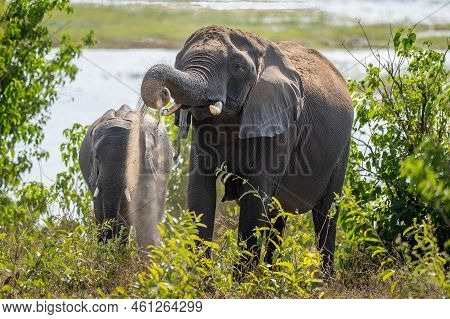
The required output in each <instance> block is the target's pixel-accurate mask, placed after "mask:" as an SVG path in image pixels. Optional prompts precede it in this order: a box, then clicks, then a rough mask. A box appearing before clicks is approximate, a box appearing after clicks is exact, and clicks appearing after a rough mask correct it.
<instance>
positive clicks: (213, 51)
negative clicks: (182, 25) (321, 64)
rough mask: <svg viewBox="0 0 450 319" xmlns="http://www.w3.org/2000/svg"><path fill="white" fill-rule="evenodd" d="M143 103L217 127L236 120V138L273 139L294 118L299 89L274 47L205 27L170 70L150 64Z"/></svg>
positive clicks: (255, 38) (291, 69)
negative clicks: (180, 112)
mask: <svg viewBox="0 0 450 319" xmlns="http://www.w3.org/2000/svg"><path fill="white" fill-rule="evenodd" d="M141 95H142V98H143V100H144V103H145V104H146V105H147V106H149V107H152V108H156V109H161V108H163V107H164V106H165V105H166V104H167V103H168V101H169V100H170V99H171V97H173V100H174V103H173V104H172V105H171V106H169V107H167V108H163V110H162V114H163V115H169V114H172V113H174V112H175V111H176V110H177V109H179V108H180V107H183V108H189V109H190V111H191V113H192V115H193V117H194V118H195V119H197V120H202V119H205V118H208V117H214V119H215V120H216V121H218V122H220V121H221V120H224V119H226V118H229V117H236V118H239V119H240V120H239V122H240V130H239V136H240V137H241V138H249V137H259V136H267V137H271V136H275V135H278V134H281V133H283V132H284V131H285V130H286V129H287V128H288V126H289V124H290V123H291V122H292V121H294V120H295V119H297V118H298V116H299V113H300V111H301V108H302V101H303V86H302V82H301V79H300V76H299V74H298V73H297V72H296V71H295V69H294V67H293V66H292V65H291V63H290V62H289V61H288V59H287V58H286V57H285V56H284V55H283V54H282V52H281V51H280V50H279V48H278V46H277V45H276V44H274V43H272V42H270V41H266V40H263V39H261V38H259V37H258V36H255V35H253V34H249V33H244V32H241V31H238V30H233V29H229V28H225V27H219V26H210V27H205V28H202V29H200V30H198V31H197V32H195V33H194V34H193V35H192V36H191V37H189V39H188V40H187V41H186V43H185V45H184V47H183V48H182V50H181V51H180V52H179V53H178V55H177V58H176V62H175V68H173V67H171V66H168V65H162V64H159V65H155V66H153V67H151V68H150V69H149V70H148V71H147V73H146V74H145V76H144V79H143V81H142V86H141Z"/></svg>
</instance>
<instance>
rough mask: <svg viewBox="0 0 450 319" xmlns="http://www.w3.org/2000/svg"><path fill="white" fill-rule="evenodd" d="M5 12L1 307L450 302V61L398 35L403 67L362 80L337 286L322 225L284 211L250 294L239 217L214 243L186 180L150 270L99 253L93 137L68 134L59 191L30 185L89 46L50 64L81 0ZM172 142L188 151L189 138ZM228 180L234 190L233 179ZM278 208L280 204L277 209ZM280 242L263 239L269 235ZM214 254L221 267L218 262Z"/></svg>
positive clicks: (118, 251) (176, 185) (0, 38)
mask: <svg viewBox="0 0 450 319" xmlns="http://www.w3.org/2000/svg"><path fill="white" fill-rule="evenodd" d="M25 3H26V5H25ZM1 8H2V9H1V10H2V11H1V14H2V17H1V20H0V21H1V23H2V24H1V28H2V29H1V30H2V31H1V33H0V50H1V51H2V53H4V54H2V55H1V58H0V71H1V72H2V73H1V75H2V76H1V78H0V79H1V87H0V90H1V96H0V101H1V104H0V107H1V112H2V113H1V114H2V117H1V119H0V127H1V131H0V133H1V134H2V139H1V142H0V143H1V144H0V145H1V148H0V152H1V160H0V172H1V174H0V178H1V179H0V181H1V183H0V296H1V297H4V298H31V297H33V298H39V297H48V298H57V297H76V298H89V297H92V298H104V297H117V298H136V297H146V298H156V297H163V298H373V297H376V298H448V297H449V296H450V278H449V272H448V270H449V264H450V263H449V262H450V260H449V256H448V249H449V245H450V244H449V238H448V234H449V233H450V232H449V225H448V219H449V218H450V216H449V212H450V207H449V205H450V204H449V193H450V191H449V180H448V178H449V171H448V169H449V168H448V161H447V160H446V159H448V158H449V144H448V141H449V136H448V134H449V128H448V118H449V114H448V112H449V109H448V104H449V101H448V98H449V95H450V94H449V93H450V92H449V84H448V75H449V74H448V71H447V70H446V69H445V67H444V63H445V59H446V53H441V52H438V51H435V50H433V49H431V48H430V46H429V44H427V43H426V44H424V45H423V46H422V45H419V44H417V42H416V37H415V34H414V32H413V31H412V30H407V31H404V30H399V31H398V32H396V33H395V35H394V36H393V37H392V39H391V40H392V41H391V42H392V45H393V51H392V52H391V53H392V60H390V61H384V60H381V59H380V58H378V60H377V61H378V63H377V64H370V65H366V66H365V68H366V72H367V75H366V76H365V77H364V78H363V79H362V80H358V81H349V88H350V91H351V93H352V97H353V101H354V105H355V107H356V111H357V113H356V119H355V125H354V131H355V132H354V140H353V145H352V149H351V156H350V158H351V161H350V164H349V169H348V175H347V180H346V185H345V188H344V192H343V194H342V196H340V197H339V199H338V202H337V205H336V207H337V208H339V210H340V211H341V213H340V219H339V229H338V238H337V244H338V245H337V251H336V263H337V274H336V278H335V279H333V280H331V281H330V282H327V283H324V282H322V281H321V280H320V274H319V273H318V269H319V267H318V266H319V262H320V258H319V254H318V253H317V251H316V249H315V247H314V235H313V234H314V232H313V230H312V228H313V227H312V225H311V224H312V221H311V216H309V214H307V215H292V214H290V212H285V211H283V210H282V209H281V214H286V215H289V219H288V226H287V231H286V234H285V236H284V238H283V240H282V242H281V245H280V246H279V247H278V249H277V253H276V258H275V261H274V262H273V264H267V263H261V264H260V265H258V266H257V267H256V268H254V269H252V270H251V271H250V273H248V274H247V275H246V276H245V277H244V278H243V280H242V281H241V282H236V281H235V280H233V266H234V265H235V263H236V262H237V260H239V257H240V255H241V254H246V253H248V252H247V251H246V249H245V246H243V245H239V244H238V243H237V234H236V227H235V226H236V219H237V218H236V217H237V213H236V209H235V208H236V207H235V206H233V205H226V206H221V214H220V216H219V217H218V220H217V223H216V224H217V225H216V226H217V231H216V234H215V240H214V242H202V241H201V240H200V238H199V237H198V229H199V227H203V225H201V224H200V223H199V216H196V215H195V214H193V213H191V212H188V211H185V210H183V209H182V208H183V207H184V200H185V199H184V195H180V196H178V197H175V196H173V194H174V193H182V194H184V193H183V192H180V191H179V190H183V189H184V188H185V187H186V186H185V184H186V181H185V179H186V176H185V175H183V176H182V177H177V175H175V174H174V177H172V178H171V181H170V186H169V201H168V213H170V214H168V215H167V217H166V220H165V221H164V222H163V223H162V224H160V226H159V229H160V232H161V234H162V235H163V236H162V243H161V245H159V246H157V247H152V249H151V251H150V253H149V259H148V260H142V259H139V257H138V254H137V251H136V245H135V242H134V238H133V236H131V242H130V243H129V244H128V245H126V246H125V247H122V246H120V245H119V243H118V242H116V241H111V242H108V243H98V242H97V232H98V230H97V225H95V223H94V220H93V215H94V214H93V212H92V204H91V195H90V193H89V192H88V190H87V187H86V185H85V184H84V182H83V181H82V177H81V173H80V169H79V165H78V160H77V157H78V149H79V147H80V144H81V141H82V138H83V136H84V134H85V132H86V129H87V127H83V126H81V125H78V124H76V125H74V126H73V127H72V128H68V129H66V130H65V131H64V136H65V138H66V142H65V143H63V144H62V145H61V158H62V161H63V163H64V164H65V165H66V170H65V171H64V172H61V173H60V174H58V176H57V178H56V181H55V182H54V184H53V185H50V186H45V185H43V184H42V183H39V182H23V181H22V180H21V177H22V176H23V174H24V172H26V170H27V169H28V168H29V167H30V165H31V164H30V163H31V160H32V159H33V157H34V158H36V157H42V156H45V151H42V150H40V149H39V144H40V142H41V140H42V126H43V125H44V124H45V120H46V118H47V114H48V111H49V107H50V106H51V104H52V102H53V101H54V99H55V98H56V91H55V89H54V88H55V86H56V85H61V84H62V83H64V80H65V79H66V78H67V77H68V78H69V79H72V78H73V77H74V76H75V73H76V68H75V67H74V66H73V63H72V62H71V61H72V59H73V58H74V57H76V56H77V54H78V53H79V50H80V48H81V46H80V45H79V44H77V45H76V44H73V43H72V42H71V41H70V40H69V38H67V37H63V38H62V40H61V47H60V49H58V50H57V51H56V53H55V54H52V55H48V53H49V48H50V47H51V45H52V43H53V38H52V36H50V33H49V31H48V29H47V28H46V27H44V26H43V25H42V19H43V15H44V13H46V14H47V15H48V14H50V13H52V12H53V11H52V10H66V11H68V12H70V11H71V9H69V8H70V7H69V6H68V5H67V1H64V0H36V1H32V2H29V1H21V0H17V1H11V2H9V3H8V6H5V5H4V3H3V5H2V7H1ZM13 9H14V10H19V11H21V12H22V13H23V14H22V15H17V14H15V13H14V12H15V11H14V10H13ZM27 15H28V16H27ZM85 43H86V44H89V43H92V37H88V38H86V41H85ZM373 53H374V55H375V56H377V53H376V52H373ZM16 57H23V58H22V59H17V58H16ZM36 74H38V75H40V76H36ZM169 130H170V134H171V137H172V139H173V142H174V144H175V143H176V141H175V139H176V130H175V129H174V128H172V127H169ZM24 145H25V146H26V147H25V148H24V147H23V146H24ZM175 145H176V144H175ZM188 147H189V145H187V144H183V145H182V149H184V150H186V149H187V148H188ZM186 165H187V159H186V152H182V153H181V155H180V157H179V158H178V160H177V163H176V170H177V171H179V172H186V169H187V168H186ZM217 173H218V174H220V175H221V176H229V177H228V178H232V177H231V176H230V175H224V174H228V173H227V172H226V171H225V169H224V168H221V169H219V170H218V172H217ZM253 195H255V194H253ZM246 196H252V194H248V195H246ZM272 204H273V205H279V203H278V202H277V200H276V199H275V198H274V199H273V203H272ZM102 227H109V225H107V224H105V225H102ZM270 230H271V229H270V228H261V229H257V230H256V235H257V237H258V238H262V237H263V236H265V233H266V232H267V231H270ZM200 242H202V244H200ZM260 242H263V241H262V240H261V241H260ZM207 248H209V249H210V250H211V252H212V258H206V256H205V250H206V249H207ZM263 252H264V247H263Z"/></svg>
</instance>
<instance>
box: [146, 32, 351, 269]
mask: <svg viewBox="0 0 450 319" xmlns="http://www.w3.org/2000/svg"><path fill="white" fill-rule="evenodd" d="M141 94H142V97H143V100H144V102H145V103H146V105H148V106H150V107H153V108H161V107H162V106H163V105H164V104H165V103H166V102H167V101H168V99H169V98H170V96H172V97H173V98H174V100H175V102H178V103H181V104H182V105H183V107H182V109H180V110H178V111H177V119H180V118H181V117H180V116H181V115H182V114H183V112H186V111H185V109H189V112H190V113H191V114H192V128H193V131H192V136H193V137H192V145H191V159H190V176H189V188H188V206H189V209H190V210H193V211H195V212H197V213H203V217H202V223H203V224H205V225H206V226H207V228H205V229H200V236H201V237H202V238H204V239H206V240H212V235H213V227H214V216H215V210H216V201H215V199H216V183H215V182H216V181H215V179H216V176H215V174H214V170H215V168H216V167H217V166H219V165H220V164H221V163H222V162H225V163H226V164H227V167H228V169H229V170H231V172H233V173H235V174H238V175H240V176H242V177H243V178H246V179H248V181H249V183H250V184H252V185H253V186H255V187H256V188H257V189H259V190H260V191H261V193H262V194H266V195H267V196H269V197H270V196H276V197H277V198H278V200H279V201H280V203H281V205H282V207H283V208H284V209H285V210H287V211H291V212H295V211H296V212H298V213H305V212H307V211H310V210H312V212H313V220H314V227H315V233H316V239H317V246H318V249H319V251H320V252H321V254H322V260H323V265H322V270H323V271H324V273H325V275H331V274H332V273H333V270H334V267H333V255H334V249H335V236H336V218H337V214H336V215H334V216H332V217H331V216H328V211H329V209H330V207H331V204H332V202H333V200H334V196H335V193H340V192H341V189H342V184H343V180H344V174H345V170H346V165H347V158H348V151H349V142H350V132H351V127H352V121H353V107H352V102H351V99H350V96H349V93H348V90H347V86H346V83H345V80H344V79H343V78H342V76H341V75H340V73H339V72H338V71H337V70H336V68H335V67H334V66H333V65H332V64H331V63H330V62H329V61H328V60H327V59H326V58H325V57H324V56H322V55H321V54H320V53H318V52H317V51H315V50H312V49H307V48H304V47H302V46H300V45H298V44H295V43H292V42H280V43H273V42H270V41H267V40H264V39H261V38H260V37H258V36H256V35H254V34H250V33H244V32H241V31H238V30H233V29H228V28H224V27H220V26H210V27H206V28H203V29H201V30H199V31H197V32H195V33H194V34H193V35H192V36H191V37H190V38H189V39H188V40H187V41H186V43H185V45H184V47H183V48H182V50H181V51H180V52H179V53H178V55H177V58H176V63H175V68H173V67H171V66H168V65H155V66H153V67H152V68H150V69H149V70H148V72H147V73H146V75H145V77H144V79H143V82H142V87H141ZM217 101H221V102H222V103H223V111H222V113H221V114H220V115H212V114H211V113H210V112H209V108H208V106H209V105H211V104H212V103H215V102H217ZM178 124H180V123H179V120H178ZM248 190H249V188H248V184H244V185H242V183H241V182H239V181H233V179H232V178H229V179H228V180H227V181H226V184H225V196H224V200H232V199H235V200H238V199H239V198H240V196H242V195H243V194H245V192H246V191H248ZM238 202H239V204H240V219H239V229H238V232H239V238H240V239H241V240H246V241H247V247H249V248H250V249H251V250H253V252H254V256H259V253H260V251H259V248H257V247H256V238H255V237H254V236H253V235H252V233H253V230H254V229H255V227H257V226H263V225H265V224H266V220H267V218H265V217H264V215H265V213H266V212H267V214H268V215H269V216H273V215H275V214H276V213H277V211H276V210H272V211H269V208H268V207H267V202H268V201H265V203H263V202H262V201H261V200H260V199H259V198H257V197H255V196H244V197H242V198H241V199H240V200H239V201H238ZM285 223H286V220H285V218H278V219H277V221H276V222H275V225H274V227H275V229H277V230H278V231H279V232H280V233H282V232H283V229H284V227H285ZM274 233H275V232H272V233H271V234H269V236H271V237H272V239H273V240H274V241H275V242H277V241H278V239H277V237H276V236H274ZM274 249H275V246H274V245H273V243H271V242H269V243H268V253H267V254H266V256H265V258H266V260H267V261H271V259H272V253H273V251H274ZM253 260H257V258H253V259H252V260H248V258H246V259H244V260H243V261H242V263H241V265H242V264H245V263H247V262H251V261H253Z"/></svg>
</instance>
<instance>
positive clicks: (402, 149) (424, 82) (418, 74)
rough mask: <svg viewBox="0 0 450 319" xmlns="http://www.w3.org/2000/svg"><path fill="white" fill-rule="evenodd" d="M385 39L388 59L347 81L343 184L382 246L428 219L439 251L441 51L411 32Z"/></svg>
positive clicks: (444, 222) (443, 183) (443, 150)
mask: <svg viewBox="0 0 450 319" xmlns="http://www.w3.org/2000/svg"><path fill="white" fill-rule="evenodd" d="M391 41H392V42H393V52H391V55H390V56H391V58H390V59H389V58H387V59H386V58H382V57H380V55H379V54H378V53H377V52H373V53H374V57H375V59H376V63H371V64H367V65H364V66H365V68H366V72H367V75H366V77H364V78H363V79H362V80H353V81H349V88H350V92H351V94H352V99H353V103H354V106H355V108H356V119H355V122H354V128H353V131H354V132H353V136H354V142H353V145H352V147H351V155H350V162H349V169H348V185H350V186H351V188H352V189H353V194H354V195H355V197H356V199H357V201H358V202H362V203H364V205H369V206H370V208H371V213H370V219H371V221H372V222H373V223H375V224H376V230H377V233H378V234H379V236H380V237H381V239H382V240H383V241H384V243H385V245H387V246H389V247H391V246H394V241H395V240H396V238H397V237H398V236H403V235H402V234H403V233H404V231H405V229H407V228H408V227H410V226H412V225H413V222H414V220H415V219H418V220H425V219H426V218H427V216H430V217H431V221H432V223H433V224H434V225H435V227H436V236H437V238H438V243H439V246H440V247H441V249H442V248H443V247H444V246H445V242H446V241H448V240H449V234H450V224H449V222H448V220H449V217H450V215H449V214H450V210H449V209H448V208H449V200H448V199H449V197H448V196H449V195H448V194H449V166H448V158H450V156H449V155H450V154H449V144H448V141H449V133H450V131H449V129H448V119H449V116H450V108H449V97H450V90H449V88H450V86H449V83H448V76H449V72H448V71H447V70H446V69H445V60H446V52H444V53H441V52H437V51H434V50H432V49H431V48H430V44H429V43H425V44H424V46H423V47H422V46H419V45H418V44H417V43H416V35H415V34H414V32H413V31H412V30H408V31H404V30H399V31H397V32H396V33H395V35H394V36H393V38H392V39H391ZM390 49H391V48H390ZM391 50H392V49H391ZM430 141H432V142H430ZM425 166H426V170H424V168H425ZM403 237H404V236H403ZM404 239H405V238H404ZM411 244H413V242H411Z"/></svg>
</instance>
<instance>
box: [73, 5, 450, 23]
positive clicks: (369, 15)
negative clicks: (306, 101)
mask: <svg viewBox="0 0 450 319" xmlns="http://www.w3.org/2000/svg"><path fill="white" fill-rule="evenodd" d="M72 2H74V3H77V2H78V3H96V4H109V5H130V6H131V5H136V4H147V5H161V6H165V7H169V8H193V9H198V8H208V9H214V10H309V11H311V10H312V11H317V12H322V13H326V14H327V15H328V16H329V17H330V19H332V21H333V22H334V23H350V22H352V21H354V19H360V20H361V23H363V24H365V25H367V24H377V23H412V24H414V23H416V22H418V21H420V20H422V19H423V18H424V17H426V16H427V15H429V14H431V13H433V12H434V11H435V10H437V11H436V12H434V13H433V14H432V15H431V16H430V17H428V18H426V19H425V20H424V21H422V23H424V24H439V23H444V24H445V23H449V22H450V18H449V17H450V5H447V6H444V5H445V4H446V3H448V1H447V0H282V1H275V0H262V1H240V0H231V1H223V0H222V1H213V0H204V1H167V0H166V1H152V0H73V1H72Z"/></svg>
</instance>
